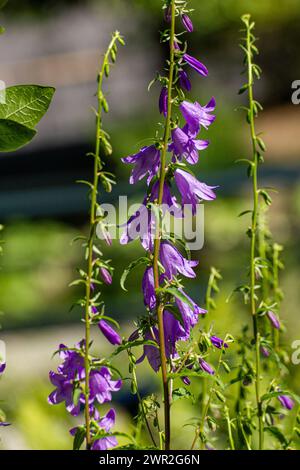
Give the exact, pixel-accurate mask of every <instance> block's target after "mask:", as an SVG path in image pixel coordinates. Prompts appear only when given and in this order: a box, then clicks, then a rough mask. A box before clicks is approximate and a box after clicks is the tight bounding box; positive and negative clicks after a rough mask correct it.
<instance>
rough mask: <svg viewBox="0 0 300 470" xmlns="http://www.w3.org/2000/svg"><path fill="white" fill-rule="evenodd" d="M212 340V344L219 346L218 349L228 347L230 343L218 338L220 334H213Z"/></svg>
mask: <svg viewBox="0 0 300 470" xmlns="http://www.w3.org/2000/svg"><path fill="white" fill-rule="evenodd" d="M210 341H211V344H212V345H213V346H215V348H218V349H222V348H228V344H227V343H225V342H224V340H223V339H221V338H218V336H211V337H210Z"/></svg>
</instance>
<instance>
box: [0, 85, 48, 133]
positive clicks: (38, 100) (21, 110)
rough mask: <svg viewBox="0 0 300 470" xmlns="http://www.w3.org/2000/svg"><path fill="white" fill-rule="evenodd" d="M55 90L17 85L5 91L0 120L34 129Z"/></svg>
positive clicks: (37, 86) (0, 106) (0, 107)
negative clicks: (4, 101)
mask: <svg viewBox="0 0 300 470" xmlns="http://www.w3.org/2000/svg"><path fill="white" fill-rule="evenodd" d="M54 92H55V89H54V88H52V87H43V86H39V85H17V86H12V87H9V88H7V89H6V104H1V105H0V119H9V120H10V121H15V122H18V123H19V124H23V125H24V126H27V127H30V128H34V127H35V126H36V125H37V123H38V122H39V121H40V120H41V118H42V117H43V116H44V114H45V113H46V111H47V110H48V108H49V105H50V103H51V100H52V97H53V94H54Z"/></svg>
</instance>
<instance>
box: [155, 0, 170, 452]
mask: <svg viewBox="0 0 300 470" xmlns="http://www.w3.org/2000/svg"><path fill="white" fill-rule="evenodd" d="M171 14H172V20H171V33H170V68H169V82H168V112H167V117H166V123H165V131H164V137H163V144H162V152H161V167H160V176H159V193H158V206H160V205H161V204H162V201H163V191H164V183H165V177H166V157H167V151H168V143H169V138H170V132H171V117H172V89H173V80H174V66H175V61H174V57H175V55H174V40H175V0H172V1H171ZM160 241H161V227H160V222H159V226H158V227H157V233H156V236H155V243H154V256H153V273H154V285H155V289H156V290H157V289H159V287H160V284H159V267H158V265H159V251H160ZM163 315H164V306H163V304H162V303H161V301H160V298H159V296H158V295H157V320H158V331H159V349H160V360H161V371H162V382H163V394H164V420H165V449H166V450H169V449H170V438H171V437H170V436H171V429H170V396H169V384H168V373H167V361H166V347H165V335H164V323H163Z"/></svg>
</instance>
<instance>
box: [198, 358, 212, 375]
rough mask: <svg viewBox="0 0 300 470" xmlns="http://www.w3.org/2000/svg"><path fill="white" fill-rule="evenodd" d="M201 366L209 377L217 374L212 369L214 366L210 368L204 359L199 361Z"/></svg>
mask: <svg viewBox="0 0 300 470" xmlns="http://www.w3.org/2000/svg"><path fill="white" fill-rule="evenodd" d="M199 365H200V367H201V369H202V370H203V371H204V372H207V373H208V374H209V375H214V374H215V371H214V369H213V368H212V366H210V365H209V364H208V362H206V361H205V360H204V359H200V360H199Z"/></svg>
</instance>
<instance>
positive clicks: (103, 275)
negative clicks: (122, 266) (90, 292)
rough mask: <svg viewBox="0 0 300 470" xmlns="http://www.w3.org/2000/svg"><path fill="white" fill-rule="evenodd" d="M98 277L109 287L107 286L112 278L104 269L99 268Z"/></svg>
mask: <svg viewBox="0 0 300 470" xmlns="http://www.w3.org/2000/svg"><path fill="white" fill-rule="evenodd" d="M100 276H101V278H102V279H103V281H104V282H105V284H108V285H109V284H111V283H112V276H111V274H110V272H109V271H108V269H106V268H104V267H101V268H100Z"/></svg>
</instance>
